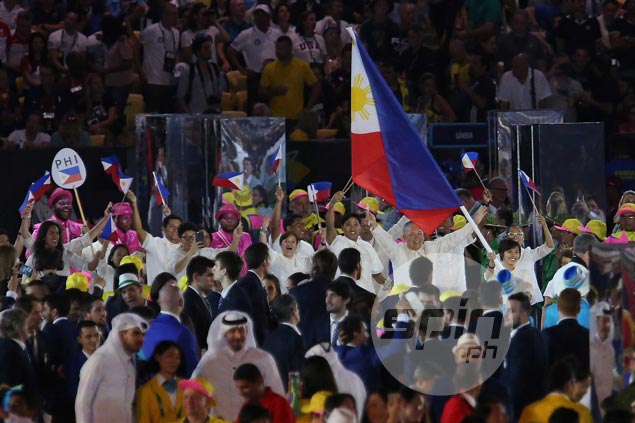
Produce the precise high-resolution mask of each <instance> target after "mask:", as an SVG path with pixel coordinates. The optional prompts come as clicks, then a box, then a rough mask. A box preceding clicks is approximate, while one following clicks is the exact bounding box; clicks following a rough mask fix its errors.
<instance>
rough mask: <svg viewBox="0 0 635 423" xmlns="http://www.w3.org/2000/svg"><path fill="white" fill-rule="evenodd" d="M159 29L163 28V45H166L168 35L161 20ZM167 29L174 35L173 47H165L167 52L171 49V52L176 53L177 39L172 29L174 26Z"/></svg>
mask: <svg viewBox="0 0 635 423" xmlns="http://www.w3.org/2000/svg"><path fill="white" fill-rule="evenodd" d="M159 29H160V30H161V35H163V45H164V46H165V45H167V43H166V41H167V36H166V35H165V31H166V30H164V29H163V24H161V23H160V22H159ZM167 31H168V32H169V33H170V35H171V36H172V49H171V50H168V49H167V48H165V47H164V48H165V51H166V52H167V51H170V52H171V53H176V40H175V39H174V32H173V31H172V28H170V29H168V30H167Z"/></svg>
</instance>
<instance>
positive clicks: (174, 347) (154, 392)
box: [137, 341, 185, 423]
mask: <svg viewBox="0 0 635 423" xmlns="http://www.w3.org/2000/svg"><path fill="white" fill-rule="evenodd" d="M147 371H148V374H152V375H154V377H153V378H152V379H150V381H149V382H147V383H146V384H145V385H143V386H142V387H141V388H139V390H138V391H137V422H139V423H167V422H174V421H176V420H178V419H180V418H181V417H183V416H185V413H184V410H183V391H182V390H181V389H179V387H178V386H179V381H180V380H181V379H182V378H183V377H185V360H183V353H182V352H181V348H180V347H179V345H178V344H177V343H176V342H174V341H161V342H159V343H158V344H157V346H156V348H155V349H154V352H153V353H152V357H150V358H149V360H148V362H147Z"/></svg>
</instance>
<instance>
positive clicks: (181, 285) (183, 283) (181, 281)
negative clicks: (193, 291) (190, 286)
mask: <svg viewBox="0 0 635 423" xmlns="http://www.w3.org/2000/svg"><path fill="white" fill-rule="evenodd" d="M177 285H178V286H179V288H181V291H183V292H185V291H186V290H187V275H183V276H181V279H179V281H178V282H177Z"/></svg>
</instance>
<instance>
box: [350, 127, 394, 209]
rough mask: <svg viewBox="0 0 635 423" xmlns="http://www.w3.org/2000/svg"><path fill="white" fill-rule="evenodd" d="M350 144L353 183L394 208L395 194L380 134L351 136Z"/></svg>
mask: <svg viewBox="0 0 635 423" xmlns="http://www.w3.org/2000/svg"><path fill="white" fill-rule="evenodd" d="M351 143H352V149H353V163H352V173H353V181H354V182H355V183H356V184H357V185H359V186H360V187H362V188H364V189H367V190H368V191H370V192H372V193H373V194H375V195H377V196H379V197H381V198H383V199H384V201H386V202H387V203H389V204H391V205H393V206H394V205H395V204H396V200H395V194H394V193H393V190H392V183H391V177H390V171H389V170H388V161H387V159H386V154H385V153H384V145H383V141H382V138H381V133H380V132H371V133H368V134H351Z"/></svg>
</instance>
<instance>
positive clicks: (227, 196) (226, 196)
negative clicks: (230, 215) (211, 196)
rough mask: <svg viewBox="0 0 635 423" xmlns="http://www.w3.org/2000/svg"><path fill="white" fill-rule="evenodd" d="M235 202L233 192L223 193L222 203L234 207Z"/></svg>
mask: <svg viewBox="0 0 635 423" xmlns="http://www.w3.org/2000/svg"><path fill="white" fill-rule="evenodd" d="M235 201H236V199H235V198H234V193H233V192H229V191H228V192H224V193H223V202H225V203H227V204H231V205H232V206H235V205H236V204H235Z"/></svg>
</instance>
